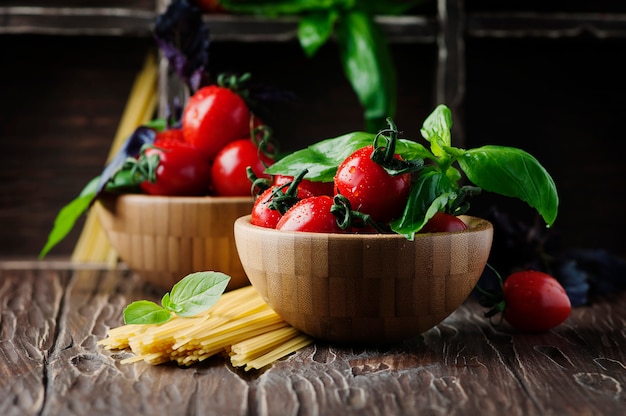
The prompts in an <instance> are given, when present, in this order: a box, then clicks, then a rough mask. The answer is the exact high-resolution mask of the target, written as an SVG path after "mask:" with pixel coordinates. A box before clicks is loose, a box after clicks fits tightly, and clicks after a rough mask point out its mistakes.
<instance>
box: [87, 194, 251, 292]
mask: <svg viewBox="0 0 626 416" xmlns="http://www.w3.org/2000/svg"><path fill="white" fill-rule="evenodd" d="M252 204H253V199H252V197H249V198H248V197H210V196H206V197H161V196H153V195H140V194H126V195H120V196H117V197H116V196H111V197H106V198H103V199H102V200H101V201H100V203H99V204H98V205H96V207H95V208H96V210H97V213H98V216H99V218H100V222H101V223H102V226H103V227H104V229H105V231H106V233H107V235H108V237H109V240H110V241H111V244H112V245H113V247H114V248H115V250H116V251H117V252H118V253H119V256H120V258H121V259H122V260H123V261H124V262H125V263H126V264H127V265H128V267H130V269H131V270H133V271H134V272H136V273H138V274H139V276H141V277H142V278H143V279H145V280H147V281H149V282H151V283H153V284H155V285H157V286H159V287H161V288H164V289H166V290H169V289H170V288H171V287H172V286H173V285H174V284H175V283H176V282H178V281H179V280H180V279H182V278H183V277H185V276H186V275H187V274H189V273H193V272H198V271H207V270H214V271H220V272H222V273H225V274H227V275H229V276H230V277H231V281H230V283H229V286H228V288H227V290H231V289H235V288H239V287H242V286H244V285H247V284H249V282H248V279H247V278H246V275H245V273H244V271H243V267H242V265H241V262H240V261H239V257H238V255H237V249H236V247H235V241H234V236H233V224H234V222H235V220H236V219H237V218H239V217H241V216H244V215H247V214H250V211H251V209H252Z"/></svg>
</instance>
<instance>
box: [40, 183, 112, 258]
mask: <svg viewBox="0 0 626 416" xmlns="http://www.w3.org/2000/svg"><path fill="white" fill-rule="evenodd" d="M99 182H100V177H99V176H98V177H96V178H94V179H92V180H91V181H89V183H88V184H87V185H86V186H85V187H84V188H83V190H82V191H81V192H80V194H79V195H78V196H77V197H76V198H74V199H73V200H72V201H70V202H69V203H68V204H67V205H65V206H64V207H63V208H61V210H60V211H59V213H58V214H57V216H56V218H55V220H54V224H53V226H52V231H50V234H48V240H47V242H46V244H45V246H44V247H43V249H42V250H41V253H39V258H40V259H42V258H44V257H45V256H46V254H48V253H49V252H50V250H51V249H52V248H53V247H54V246H56V245H57V244H59V242H61V240H63V239H64V238H65V237H66V236H67V235H68V234H69V232H70V231H72V228H74V225H75V224H76V221H77V220H78V218H80V216H81V215H83V214H84V213H85V212H86V211H87V210H88V209H89V206H90V205H91V202H92V201H93V199H94V198H95V197H96V193H97V190H98V184H99Z"/></svg>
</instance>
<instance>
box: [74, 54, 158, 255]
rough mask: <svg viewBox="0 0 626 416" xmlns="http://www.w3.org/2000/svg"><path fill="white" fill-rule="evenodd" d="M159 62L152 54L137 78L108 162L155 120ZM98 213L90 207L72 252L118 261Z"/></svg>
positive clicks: (148, 56) (147, 58)
mask: <svg viewBox="0 0 626 416" xmlns="http://www.w3.org/2000/svg"><path fill="white" fill-rule="evenodd" d="M157 81H158V63H157V59H156V56H155V54H154V53H153V52H151V53H149V54H148V55H147V57H146V59H145V61H144V64H143V67H142V69H141V71H140V72H139V74H138V75H137V77H136V78H135V80H134V83H133V86H132V89H131V92H130V95H129V98H128V100H127V102H126V106H125V108H124V113H123V114H122V118H121V120H120V123H119V125H118V128H117V132H116V134H115V138H114V139H113V144H112V145H111V148H110V150H109V155H108V159H107V161H109V160H110V159H111V158H112V157H113V156H114V155H115V153H117V151H118V150H119V148H120V147H121V146H122V144H123V143H124V141H125V140H126V138H127V137H128V136H130V135H131V134H132V133H133V131H135V129H136V128H137V127H139V126H141V125H143V124H146V123H147V122H149V121H150V120H152V119H153V117H154V113H155V110H156V107H157V103H158V100H159V93H158V82H157ZM95 214H96V213H95V212H94V211H93V210H91V211H89V212H88V213H87V218H86V220H85V223H84V225H83V229H82V231H81V234H80V236H79V237H78V241H77V242H76V245H75V246H74V250H73V252H72V261H74V262H78V263H80V262H96V263H102V262H104V263H107V264H109V265H110V266H115V265H116V264H117V253H116V252H115V250H114V249H113V247H112V246H111V244H110V243H109V240H108V239H107V237H106V234H105V233H104V230H103V229H102V227H101V225H100V222H99V221H98V218H97V216H96V215H95Z"/></svg>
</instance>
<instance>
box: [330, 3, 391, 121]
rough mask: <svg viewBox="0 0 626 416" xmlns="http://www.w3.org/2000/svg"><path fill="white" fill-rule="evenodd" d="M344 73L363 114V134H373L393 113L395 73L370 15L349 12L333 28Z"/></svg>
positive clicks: (379, 33) (387, 51) (384, 44)
mask: <svg viewBox="0 0 626 416" xmlns="http://www.w3.org/2000/svg"><path fill="white" fill-rule="evenodd" d="M336 35H337V43H338V46H339V52H340V57H341V62H342V64H343V69H344V73H345V74H346V77H347V78H348V80H349V81H350V84H351V85H352V88H353V90H354V91H355V93H356V95H357V97H358V99H359V102H360V103H361V105H362V106H363V108H364V110H365V121H366V124H367V126H366V127H367V130H368V131H370V132H377V131H379V130H380V129H382V128H384V126H385V119H386V118H387V117H393V116H394V115H395V110H396V94H397V91H396V71H395V67H394V63H393V59H392V55H391V52H390V50H389V45H388V44H387V41H386V39H385V37H384V35H383V33H382V32H381V30H380V28H379V27H378V25H377V24H376V23H375V22H374V19H373V17H372V16H371V15H369V14H367V13H364V12H360V11H350V12H348V13H345V14H343V15H342V16H341V19H339V20H338V21H337V24H336Z"/></svg>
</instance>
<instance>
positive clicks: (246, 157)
mask: <svg viewBox="0 0 626 416" xmlns="http://www.w3.org/2000/svg"><path fill="white" fill-rule="evenodd" d="M272 163H274V160H273V159H272V158H270V157H269V156H266V155H265V154H264V153H260V152H259V151H258V148H257V145H256V144H254V142H253V141H252V140H250V139H239V140H235V141H234V142H230V143H228V144H227V145H226V146H224V148H223V149H222V150H220V152H219V153H218V154H217V156H215V160H214V161H213V165H212V167H211V177H212V182H213V191H214V193H215V195H218V196H249V195H251V190H250V188H251V186H252V183H251V182H250V179H249V178H248V174H247V171H246V169H247V168H248V166H249V167H251V168H252V171H253V172H254V174H255V175H256V177H257V178H267V179H270V175H268V174H266V173H264V172H265V168H266V167H267V166H270V165H271V164H272Z"/></svg>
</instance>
